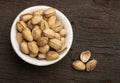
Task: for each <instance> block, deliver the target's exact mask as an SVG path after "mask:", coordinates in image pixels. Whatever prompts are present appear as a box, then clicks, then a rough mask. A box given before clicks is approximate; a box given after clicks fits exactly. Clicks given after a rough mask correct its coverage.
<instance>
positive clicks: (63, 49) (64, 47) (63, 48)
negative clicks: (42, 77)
mask: <svg viewBox="0 0 120 83" xmlns="http://www.w3.org/2000/svg"><path fill="white" fill-rule="evenodd" d="M66 49H67V46H66V45H65V44H64V45H62V47H61V49H60V50H57V52H59V53H60V52H63V51H65V50H66Z"/></svg>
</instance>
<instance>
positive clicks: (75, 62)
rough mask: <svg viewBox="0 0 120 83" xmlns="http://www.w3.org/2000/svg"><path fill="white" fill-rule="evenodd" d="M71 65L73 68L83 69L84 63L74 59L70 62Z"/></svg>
mask: <svg viewBox="0 0 120 83" xmlns="http://www.w3.org/2000/svg"><path fill="white" fill-rule="evenodd" d="M72 66H73V68H74V69H75V70H80V71H83V70H85V64H84V63H83V62H81V61H80V60H76V61H74V62H73V63H72Z"/></svg>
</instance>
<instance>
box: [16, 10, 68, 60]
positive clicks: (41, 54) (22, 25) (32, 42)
mask: <svg viewBox="0 0 120 83" xmlns="http://www.w3.org/2000/svg"><path fill="white" fill-rule="evenodd" d="M55 13H56V10H55V9H54V8H48V9H46V10H42V9H40V10H35V11H33V12H32V13H27V14H23V15H21V16H20V21H18V22H17V23H16V28H17V31H18V32H17V34H16V40H17V42H18V43H19V45H20V46H19V47H20V50H21V51H22V52H23V53H24V54H26V55H29V56H30V57H33V58H34V57H36V58H38V59H40V60H56V59H58V58H59V55H60V53H61V52H63V51H64V50H65V49H66V48H67V46H66V45H65V41H66V38H65V36H66V34H67V31H66V29H65V28H64V25H63V23H62V21H60V20H59V19H58V18H57V17H56V15H55Z"/></svg>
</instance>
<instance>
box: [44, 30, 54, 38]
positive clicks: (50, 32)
mask: <svg viewBox="0 0 120 83" xmlns="http://www.w3.org/2000/svg"><path fill="white" fill-rule="evenodd" d="M43 34H44V35H45V36H46V37H48V38H54V36H55V32H54V31H53V30H52V29H45V30H44V31H43Z"/></svg>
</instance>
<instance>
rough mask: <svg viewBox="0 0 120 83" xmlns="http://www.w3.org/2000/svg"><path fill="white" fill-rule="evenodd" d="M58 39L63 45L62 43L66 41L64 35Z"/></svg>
mask: <svg viewBox="0 0 120 83" xmlns="http://www.w3.org/2000/svg"><path fill="white" fill-rule="evenodd" d="M60 41H61V44H62V45H64V44H65V42H66V39H65V37H61V38H60Z"/></svg>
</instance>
